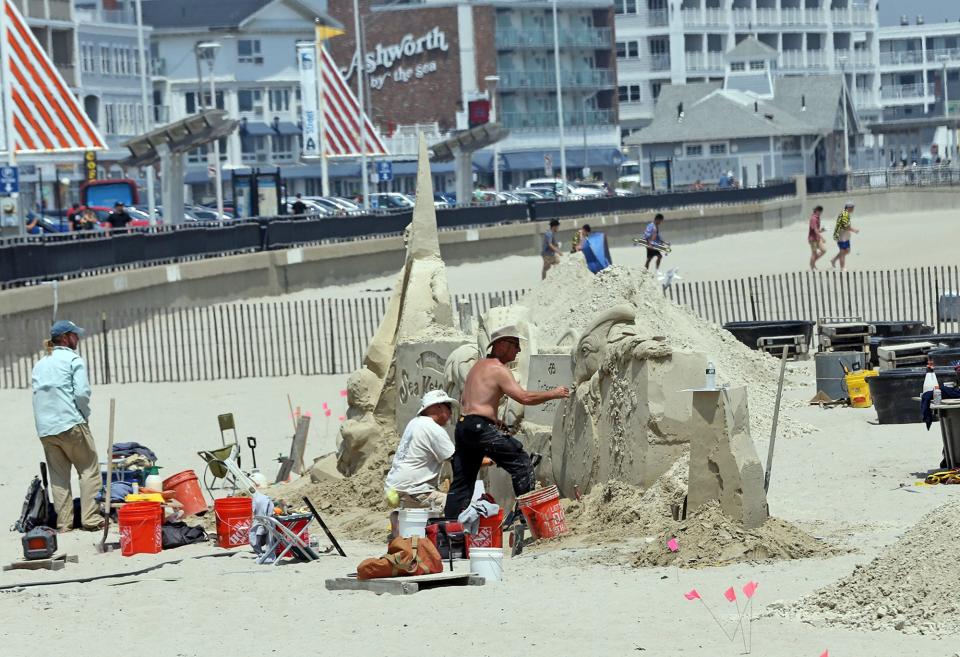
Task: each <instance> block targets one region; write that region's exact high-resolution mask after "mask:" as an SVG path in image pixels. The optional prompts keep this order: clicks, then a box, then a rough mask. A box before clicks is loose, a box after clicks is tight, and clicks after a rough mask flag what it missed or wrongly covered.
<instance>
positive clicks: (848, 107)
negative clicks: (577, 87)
mask: <svg viewBox="0 0 960 657" xmlns="http://www.w3.org/2000/svg"><path fill="white" fill-rule="evenodd" d="M778 55H779V53H777V52H776V51H775V50H773V48H771V47H769V46H767V45H765V44H763V43H761V42H759V41H758V40H756V39H754V38H752V37H748V38H747V39H745V40H743V41H741V42H740V43H739V44H738V45H737V46H736V47H735V48H733V49H732V50H731V51H730V52H728V53H726V54H725V55H724V67H725V73H724V76H723V79H722V80H720V81H706V82H694V83H686V84H683V83H681V84H665V85H664V86H663V88H662V89H661V90H660V98H659V100H658V102H657V104H656V106H655V108H654V115H653V120H652V121H651V123H650V124H649V125H648V126H647V127H645V128H643V129H641V130H639V131H637V132H635V133H634V134H632V135H630V136H629V137H627V139H626V142H625V143H626V145H627V147H629V148H630V149H632V150H633V151H634V152H636V154H637V156H638V157H637V159H638V161H639V163H640V176H641V185H642V186H643V187H651V185H652V186H653V188H654V189H655V190H656V191H665V190H666V189H677V188H680V189H683V188H688V187H690V186H693V185H696V184H697V183H698V182H699V183H700V184H702V185H704V186H715V185H720V186H725V185H726V184H729V179H728V178H727V175H726V174H727V173H728V172H729V173H732V174H733V177H734V178H735V179H736V184H738V185H741V186H745V187H746V186H755V185H762V184H765V183H767V182H768V181H770V180H773V179H775V180H783V179H789V178H791V177H793V176H797V175H829V174H835V173H842V172H844V171H845V170H847V167H848V163H849V158H850V154H851V152H852V151H853V150H854V148H855V147H856V145H857V142H858V135H859V133H860V130H861V127H860V125H861V124H860V121H859V119H858V117H857V113H856V112H855V111H853V100H852V98H851V97H850V94H849V91H848V89H847V88H846V86H845V85H844V81H843V78H842V76H840V75H836V74H824V75H809V76H805V77H797V76H783V75H779V74H778V72H777V68H778V64H779V57H778ZM845 140H846V143H847V147H845V144H844V142H845ZM722 180H723V182H721V181H722Z"/></svg>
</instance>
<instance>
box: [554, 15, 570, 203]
mask: <svg viewBox="0 0 960 657" xmlns="http://www.w3.org/2000/svg"><path fill="white" fill-rule="evenodd" d="M553 70H554V74H555V75H556V77H557V129H558V131H559V135H558V136H559V138H560V177H561V178H562V179H563V183H564V184H566V182H567V149H566V146H565V144H564V143H563V85H562V84H561V82H560V29H559V28H558V26H557V0H553Z"/></svg>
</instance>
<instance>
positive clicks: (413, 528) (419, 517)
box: [397, 509, 430, 537]
mask: <svg viewBox="0 0 960 657" xmlns="http://www.w3.org/2000/svg"><path fill="white" fill-rule="evenodd" d="M399 516H400V517H399V518H398V521H399V522H398V527H397V531H398V532H399V533H400V536H404V537H407V536H426V535H427V518H429V517H430V509H400V514H399Z"/></svg>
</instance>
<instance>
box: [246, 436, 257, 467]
mask: <svg viewBox="0 0 960 657" xmlns="http://www.w3.org/2000/svg"><path fill="white" fill-rule="evenodd" d="M247 447H249V448H250V458H251V459H253V469H254V470H256V469H257V439H256V437H255V436H247Z"/></svg>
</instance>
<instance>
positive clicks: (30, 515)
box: [10, 463, 57, 534]
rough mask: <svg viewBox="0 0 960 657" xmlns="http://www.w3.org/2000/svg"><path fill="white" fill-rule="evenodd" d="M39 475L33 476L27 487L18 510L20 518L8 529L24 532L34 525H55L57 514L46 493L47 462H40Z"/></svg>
mask: <svg viewBox="0 0 960 657" xmlns="http://www.w3.org/2000/svg"><path fill="white" fill-rule="evenodd" d="M40 474H41V475H42V477H43V479H42V481H41V478H40V477H34V478H33V481H31V482H30V485H29V486H28V487H27V495H26V497H24V500H23V509H21V511H20V518H19V519H18V520H17V521H16V522H15V523H13V527H11V528H10V531H18V532H20V533H21V534H25V533H27V532H28V531H30V530H31V529H33V528H34V527H41V526H46V527H56V526H57V514H56V513H55V512H54V510H53V504H51V503H50V500H49V496H48V495H47V464H46V463H41V464H40Z"/></svg>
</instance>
